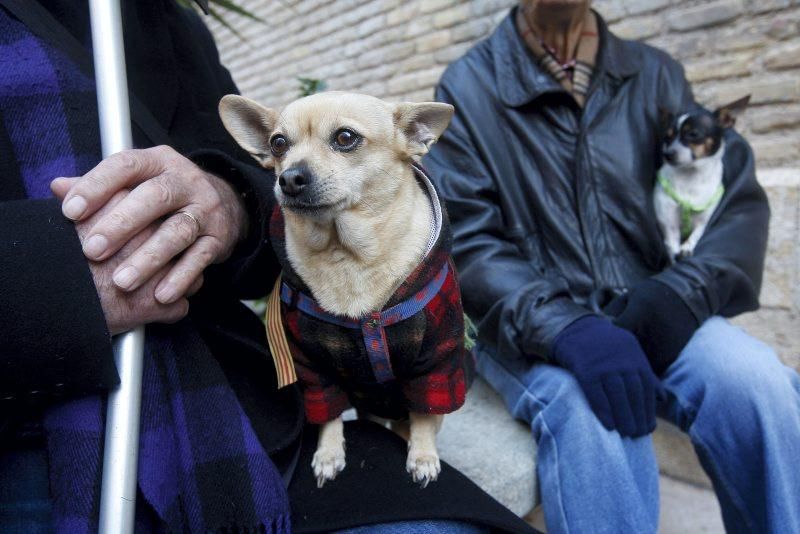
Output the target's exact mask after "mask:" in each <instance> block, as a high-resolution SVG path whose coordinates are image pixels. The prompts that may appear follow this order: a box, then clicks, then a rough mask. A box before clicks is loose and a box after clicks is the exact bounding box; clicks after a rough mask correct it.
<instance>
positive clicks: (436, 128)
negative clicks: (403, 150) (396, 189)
mask: <svg viewBox="0 0 800 534" xmlns="http://www.w3.org/2000/svg"><path fill="white" fill-rule="evenodd" d="M454 110H455V108H453V106H451V105H450V104H443V103H441V102H421V103H419V104H415V103H412V102H403V103H401V104H397V105H396V106H395V109H394V123H395V125H396V126H397V128H398V129H399V130H400V131H402V132H403V133H404V134H405V137H406V143H407V144H408V152H409V155H411V156H423V155H425V154H426V153H427V152H428V149H430V147H431V145H432V144H433V143H435V142H436V140H437V139H439V136H440V135H442V132H444V130H445V128H447V125H448V124H450V119H451V118H453V111H454Z"/></svg>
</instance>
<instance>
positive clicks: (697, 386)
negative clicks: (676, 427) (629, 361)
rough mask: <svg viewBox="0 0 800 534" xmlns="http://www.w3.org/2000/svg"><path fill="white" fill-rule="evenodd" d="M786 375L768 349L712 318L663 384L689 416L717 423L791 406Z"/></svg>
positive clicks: (792, 398)
mask: <svg viewBox="0 0 800 534" xmlns="http://www.w3.org/2000/svg"><path fill="white" fill-rule="evenodd" d="M792 374H793V372H792V371H790V370H789V369H788V368H786V366H784V365H783V364H782V363H781V361H780V360H779V358H778V356H777V355H776V354H775V352H774V351H773V350H772V349H771V348H770V347H769V346H768V345H766V344H765V343H763V342H761V341H760V340H758V339H756V338H754V337H752V336H750V335H749V334H747V333H745V332H744V331H743V330H741V329H740V328H738V327H735V326H733V325H731V324H729V323H728V322H727V321H725V320H724V319H721V318H718V317H714V318H711V319H709V320H708V321H706V323H704V324H703V326H702V327H701V328H700V329H699V330H698V331H697V333H696V334H695V336H694V337H693V338H692V340H691V341H690V342H689V344H688V345H687V347H686V349H684V351H683V353H682V354H681V357H680V358H679V359H678V361H677V362H676V364H675V365H673V367H671V368H670V369H669V370H668V372H667V376H666V377H665V382H666V386H667V389H668V390H670V391H672V392H673V393H675V395H676V396H677V397H678V398H679V401H681V402H684V403H687V404H689V405H690V406H691V407H692V408H693V409H694V410H693V411H695V412H697V413H699V412H701V411H702V410H710V411H713V412H714V413H715V418H716V419H717V420H719V421H722V420H724V419H730V418H733V419H737V418H741V417H744V416H746V415H747V414H757V413H758V412H760V411H762V410H780V406H781V404H782V403H784V402H795V403H796V398H797V395H798V392H797V390H796V385H795V384H794V383H793V377H792ZM795 378H796V377H795ZM727 415H729V416H730V418H728V417H726V416H727Z"/></svg>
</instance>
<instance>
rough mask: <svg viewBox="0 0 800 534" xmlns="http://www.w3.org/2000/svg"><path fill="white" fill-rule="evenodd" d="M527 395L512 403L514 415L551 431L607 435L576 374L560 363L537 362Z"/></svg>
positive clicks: (531, 375)
mask: <svg viewBox="0 0 800 534" xmlns="http://www.w3.org/2000/svg"><path fill="white" fill-rule="evenodd" d="M527 383H528V386H527V390H526V395H525V396H524V398H523V399H520V402H519V403H518V405H517V406H516V407H515V409H514V412H515V414H514V415H515V416H516V417H520V418H524V419H526V420H527V421H530V422H531V423H532V424H533V427H534V430H537V428H539V427H542V426H546V427H547V430H548V431H549V432H551V433H561V432H563V431H565V430H566V431H568V432H570V433H573V432H574V433H578V434H581V435H598V436H599V435H603V436H605V435H607V434H609V431H608V430H606V428H605V427H603V425H602V424H601V423H600V421H599V420H598V419H597V416H595V414H594V412H593V411H592V409H591V407H590V406H589V403H588V401H587V400H586V396H585V395H584V393H583V390H582V389H581V387H580V384H579V383H578V381H577V380H576V379H575V377H574V376H573V375H572V374H571V373H570V372H568V371H566V370H565V369H562V368H561V367H557V366H553V365H547V364H540V365H537V366H536V367H535V368H534V369H532V370H531V373H529V380H528V381H527Z"/></svg>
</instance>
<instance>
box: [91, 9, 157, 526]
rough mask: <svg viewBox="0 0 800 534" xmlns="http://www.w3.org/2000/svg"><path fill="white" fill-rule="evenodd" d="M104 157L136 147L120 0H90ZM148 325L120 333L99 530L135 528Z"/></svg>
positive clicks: (109, 412) (106, 448) (115, 355)
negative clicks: (118, 380)
mask: <svg viewBox="0 0 800 534" xmlns="http://www.w3.org/2000/svg"><path fill="white" fill-rule="evenodd" d="M89 10H90V13H91V23H92V48H93V51H94V71H95V80H96V84H97V107H98V113H99V116H100V140H101V144H102V149H103V157H104V158H105V157H108V156H110V155H111V154H114V153H116V152H119V151H121V150H126V149H129V148H133V138H132V135H131V119H130V107H129V104H128V81H127V76H126V74H125V48H124V45H123V39H122V17H121V12H120V0H89ZM143 350H144V327H139V328H136V329H135V330H133V331H131V332H127V333H125V334H122V335H121V336H119V337H118V338H117V339H116V341H115V343H114V360H115V362H116V364H117V371H118V372H119V377H120V385H119V387H117V388H116V389H114V390H112V391H111V392H110V393H109V395H108V412H107V415H106V436H105V450H104V452H103V480H102V487H101V494H100V524H99V530H100V533H101V534H127V533H132V532H133V526H134V517H135V512H136V482H137V477H136V475H137V468H138V454H139V414H140V411H141V401H142V360H143Z"/></svg>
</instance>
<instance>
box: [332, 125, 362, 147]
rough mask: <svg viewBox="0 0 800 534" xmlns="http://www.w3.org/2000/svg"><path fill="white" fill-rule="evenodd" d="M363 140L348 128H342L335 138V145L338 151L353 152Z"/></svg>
mask: <svg viewBox="0 0 800 534" xmlns="http://www.w3.org/2000/svg"><path fill="white" fill-rule="evenodd" d="M360 140H361V137H359V135H358V134H357V133H355V132H354V131H353V130H350V129H348V128H342V129H341V130H338V131H337V132H336V133H335V134H334V136H333V143H334V145H335V148H336V149H338V150H343V151H345V152H346V151H349V150H353V149H354V148H355V147H356V145H358V142H359V141H360Z"/></svg>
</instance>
